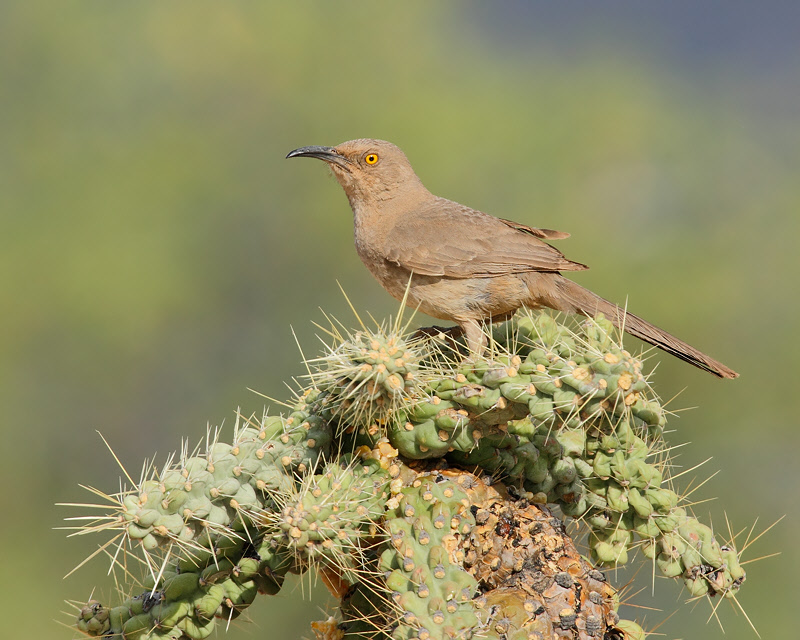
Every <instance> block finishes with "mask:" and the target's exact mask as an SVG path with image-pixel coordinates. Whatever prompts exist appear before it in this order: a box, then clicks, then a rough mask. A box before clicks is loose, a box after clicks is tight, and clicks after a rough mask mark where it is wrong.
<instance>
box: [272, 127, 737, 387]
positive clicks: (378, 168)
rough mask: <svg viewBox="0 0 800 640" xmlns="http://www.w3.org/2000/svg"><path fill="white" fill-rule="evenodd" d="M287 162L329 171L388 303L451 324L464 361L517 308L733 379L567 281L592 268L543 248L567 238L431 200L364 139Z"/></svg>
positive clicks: (401, 160) (403, 160)
mask: <svg viewBox="0 0 800 640" xmlns="http://www.w3.org/2000/svg"><path fill="white" fill-rule="evenodd" d="M286 157H287V158H316V159H319V160H322V161H324V162H325V163H327V165H328V166H329V167H330V169H331V171H332V172H333V175H334V177H335V178H336V180H337V181H338V182H339V184H340V185H341V186H342V188H343V189H344V192H345V194H346V195H347V199H348V201H349V203H350V207H351V209H352V210H353V221H354V234H355V246H356V251H357V252H358V255H359V257H360V258H361V261H362V262H363V263H364V265H366V267H367V269H369V271H370V272H371V273H372V275H373V276H375V278H377V280H378V282H380V284H381V285H382V286H383V288H384V289H386V291H388V292H389V293H390V294H391V295H392V296H394V297H395V298H396V299H398V300H400V301H405V303H406V304H407V305H408V306H410V307H412V308H414V309H417V310H419V311H422V312H423V313H425V314H427V315H429V316H432V317H434V318H437V319H440V320H446V321H451V322H454V323H456V325H458V327H460V329H461V331H462V332H463V334H464V336H465V338H466V342H467V347H468V349H469V352H470V354H473V355H480V354H481V353H482V351H483V349H484V348H485V345H486V336H485V333H484V331H483V328H482V325H483V323H486V322H500V321H504V320H507V319H509V318H510V317H511V316H512V315H514V313H515V312H516V311H517V310H518V309H520V308H521V307H527V308H529V309H541V308H545V307H546V308H549V309H553V310H556V311H562V312H567V313H571V314H579V315H583V316H587V317H595V316H597V315H598V314H601V313H602V314H603V315H604V316H605V317H606V318H607V319H608V320H610V321H611V322H612V324H614V325H615V326H616V327H617V328H618V329H620V330H622V331H624V332H626V333H628V334H630V335H633V336H635V337H637V338H640V339H641V340H643V341H645V342H647V343H649V344H651V345H654V346H656V347H658V348H659V349H662V350H664V351H665V352H667V353H669V354H671V355H673V356H676V357H678V358H680V359H681V360H684V361H686V362H688V363H689V364H692V365H694V366H695V367H698V368H700V369H703V370H705V371H708V372H709V373H712V374H714V375H715V376H717V377H720V378H736V377H738V375H739V374H738V373H736V372H735V371H734V370H733V369H730V368H729V367H727V366H725V365H724V364H722V363H721V362H719V361H717V360H715V359H713V358H712V357H710V356H708V355H706V354H705V353H703V352H701V351H699V350H697V349H695V348H694V347H692V346H690V345H689V344H687V343H686V342H683V341H682V340H680V339H678V338H676V337H675V336H673V335H671V334H669V333H667V332H666V331H664V330H662V329H659V328H658V327H656V326H655V325H652V324H650V323H649V322H647V321H646V320H643V319H642V318H640V317H638V316H636V315H634V314H632V313H629V312H628V311H627V310H626V309H623V308H622V307H620V306H618V305H616V304H614V303H613V302H609V301H608V300H606V299H604V298H601V297H600V296H598V295H597V294H595V293H593V292H592V291H590V290H589V289H586V288H585V287H582V286H580V285H579V284H577V283H576V282H573V281H572V280H570V279H568V278H566V277H564V276H563V275H562V272H571V271H582V270H584V269H588V267H587V266H586V265H585V264H582V263H580V262H575V261H573V260H570V259H568V258H567V257H565V255H564V254H563V253H562V252H561V251H559V250H558V249H556V248H555V247H554V246H552V245H551V244H549V242H547V241H554V240H562V239H564V238H567V237H569V234H568V233H565V232H563V231H555V230H553V229H540V228H536V227H530V226H527V225H524V224H520V223H518V222H514V221H512V220H506V219H504V218H498V217H495V216H492V215H489V214H487V213H483V212H482V211H478V210H476V209H471V208H469V207H467V206H464V205H462V204H459V203H457V202H453V201H452V200H447V199H445V198H441V197H439V196H436V195H434V194H432V193H431V192H430V191H428V189H426V188H425V186H424V185H423V184H422V181H421V180H420V178H419V177H418V176H417V174H416V173H415V172H414V169H413V168H412V166H411V163H410V162H409V160H408V158H407V157H406V155H405V153H403V151H402V150H401V149H400V148H399V147H397V146H396V145H394V144H392V143H390V142H387V141H385V140H374V139H369V138H362V139H358V140H349V141H347V142H343V143H341V144H339V145H337V146H335V147H327V146H307V147H300V148H298V149H295V150H293V151H291V152H289V154H288V155H287V156H286Z"/></svg>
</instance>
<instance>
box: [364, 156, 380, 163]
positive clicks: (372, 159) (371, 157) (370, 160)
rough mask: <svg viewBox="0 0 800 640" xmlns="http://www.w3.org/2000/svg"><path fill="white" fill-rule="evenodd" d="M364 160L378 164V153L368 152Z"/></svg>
mask: <svg viewBox="0 0 800 640" xmlns="http://www.w3.org/2000/svg"><path fill="white" fill-rule="evenodd" d="M364 162H366V163H367V164H378V154H377V153H368V154H367V155H366V156H364Z"/></svg>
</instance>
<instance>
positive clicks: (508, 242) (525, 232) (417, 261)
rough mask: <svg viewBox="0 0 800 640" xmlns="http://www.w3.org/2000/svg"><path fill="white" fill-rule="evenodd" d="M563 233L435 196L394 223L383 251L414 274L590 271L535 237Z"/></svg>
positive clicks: (465, 275) (455, 275)
mask: <svg viewBox="0 0 800 640" xmlns="http://www.w3.org/2000/svg"><path fill="white" fill-rule="evenodd" d="M567 235H568V234H564V233H562V232H560V231H551V230H549V229H534V228H531V227H526V226H525V225H519V224H517V223H514V222H510V221H507V220H502V219H500V218H495V217H493V216H490V215H487V214H485V213H482V212H481V211H476V210H474V209H470V208H468V207H465V206H463V205H460V204H458V203H456V202H451V201H449V200H444V199H443V198H437V199H436V200H434V201H432V202H431V203H430V204H427V205H425V206H423V207H421V208H420V209H418V210H416V211H414V212H413V213H412V214H408V215H405V216H403V217H402V218H401V219H400V220H399V221H398V222H397V224H395V226H394V227H393V229H392V230H391V231H390V232H389V234H388V235H387V237H386V252H385V255H386V258H387V259H388V260H389V261H390V262H394V263H395V264H397V265H399V266H401V267H403V268H405V269H408V270H410V271H413V272H414V273H417V274H420V275H426V276H444V277H448V278H488V277H493V276H500V275H505V274H510V273H523V272H526V271H550V272H553V271H581V270H583V269H588V267H587V266H586V265H584V264H581V263H579V262H573V261H572V260H568V259H567V258H565V257H564V254H563V253H561V252H560V251H559V250H558V249H556V248H554V247H551V246H550V245H549V244H547V243H545V242H542V241H541V240H540V239H539V238H540V237H544V238H548V239H558V238H564V237H566V236H567Z"/></svg>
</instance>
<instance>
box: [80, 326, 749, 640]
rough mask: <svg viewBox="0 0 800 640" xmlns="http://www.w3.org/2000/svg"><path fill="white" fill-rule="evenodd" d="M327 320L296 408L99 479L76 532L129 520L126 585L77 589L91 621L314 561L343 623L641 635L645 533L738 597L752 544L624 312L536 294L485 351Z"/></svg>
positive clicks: (690, 574) (208, 622)
mask: <svg viewBox="0 0 800 640" xmlns="http://www.w3.org/2000/svg"><path fill="white" fill-rule="evenodd" d="M332 335H333V336H334V338H333V342H332V344H330V345H329V348H328V350H327V352H326V353H325V354H324V355H323V356H321V357H319V358H317V359H314V360H311V361H309V362H308V366H309V371H310V375H309V379H308V386H307V388H305V389H302V390H301V391H299V392H298V393H297V396H296V397H295V398H294V399H293V400H291V401H290V402H289V403H287V406H290V407H291V409H290V410H289V411H288V412H287V413H286V415H280V416H279V415H274V416H267V417H264V418H263V419H261V420H252V419H251V420H247V421H244V422H240V423H239V424H237V427H236V429H235V433H234V434H233V438H232V439H231V441H230V442H222V441H221V440H219V439H218V438H217V437H214V438H211V439H210V440H211V441H210V442H209V443H208V445H207V446H206V447H204V448H203V449H202V450H200V449H198V450H196V451H194V452H193V453H189V452H188V451H184V452H183V453H182V454H180V455H178V456H175V457H173V458H172V459H171V460H170V461H169V462H168V463H167V464H166V465H165V466H164V468H163V469H155V468H153V469H152V470H151V472H149V475H148V476H147V477H146V478H145V479H143V480H142V481H141V482H140V483H138V484H137V485H136V486H132V487H129V488H126V489H123V490H122V491H121V492H119V493H116V494H108V495H106V494H103V496H104V497H105V498H106V500H107V502H108V504H110V505H111V506H110V507H109V508H108V510H107V512H106V513H105V514H104V515H103V516H100V517H97V518H95V519H92V520H89V521H88V523H87V522H86V519H85V518H84V519H82V522H83V524H81V526H80V528H79V529H78V531H77V532H78V533H87V532H93V531H98V532H110V533H113V534H114V537H113V538H112V540H111V541H110V542H108V543H107V546H106V549H107V551H108V553H109V555H110V556H112V557H113V563H114V564H115V565H116V566H120V567H123V568H124V573H125V576H126V578H128V580H129V584H128V586H127V594H128V595H127V597H124V598H122V599H121V600H120V601H118V602H116V603H102V604H101V603H100V602H97V601H94V600H93V601H90V602H88V603H86V604H85V605H82V606H79V607H78V608H79V615H78V620H77V628H78V629H79V630H80V631H82V632H83V633H85V634H87V635H89V636H95V637H102V638H109V639H111V638H119V639H123V638H124V639H125V640H151V639H152V640H155V639H156V638H172V639H178V638H191V639H193V640H198V639H201V638H205V637H207V636H208V635H209V634H211V632H212V631H213V630H214V628H215V627H216V625H217V624H218V623H219V621H220V620H222V621H226V620H230V619H232V618H235V617H237V616H239V615H240V614H241V613H242V612H243V611H244V610H245V609H246V608H247V607H249V606H250V605H251V604H252V603H253V602H254V600H255V599H256V597H257V596H258V595H259V594H261V595H272V594H276V593H278V591H279V590H280V589H281V586H282V584H283V582H284V579H285V577H286V575H287V574H288V573H295V574H300V573H304V572H307V571H316V572H318V574H319V575H320V576H321V577H322V579H323V580H324V582H325V584H326V585H327V586H328V588H329V589H330V590H331V591H332V592H333V593H334V594H335V595H336V596H337V597H338V598H339V599H340V606H339V608H338V610H337V611H336V612H335V614H334V615H332V616H331V617H330V618H329V619H328V620H325V621H321V622H318V623H314V624H313V625H312V627H313V633H314V634H316V636H317V637H318V638H323V639H327V640H334V639H335V640H340V639H342V640H344V639H346V640H366V639H375V640H388V639H390V638H391V639H395V640H400V639H403V640H411V639H415V640H433V639H439V638H441V639H452V638H463V639H468V638H473V637H474V638H490V639H497V640H501V639H504V640H518V639H519V640H522V639H526V640H529V639H534V638H536V639H542V640H549V639H555V638H578V639H581V640H584V639H585V640H589V639H604V640H622V639H623V638H628V639H640V638H644V637H645V636H646V633H645V632H644V631H643V630H642V628H641V627H640V626H639V625H638V624H637V623H636V622H634V621H631V620H623V619H620V616H619V614H618V608H619V606H620V598H619V594H618V592H617V590H616V589H615V588H614V586H613V585H612V584H610V582H609V581H608V579H607V577H606V574H605V573H604V569H607V568H613V567H617V566H619V565H622V564H625V563H626V562H628V561H629V560H630V558H631V557H632V556H633V555H634V554H635V552H637V551H639V552H641V555H643V556H645V557H646V558H648V559H649V561H650V562H651V563H653V564H654V566H655V567H657V570H658V571H660V572H661V573H662V574H663V575H665V576H668V577H671V578H675V579H677V580H679V581H680V582H682V584H683V588H684V589H686V590H687V592H688V594H689V595H690V596H692V597H701V596H706V597H717V596H719V597H726V598H733V597H735V595H736V593H737V591H738V590H739V588H740V586H741V584H742V582H743V581H744V578H745V573H744V571H743V570H742V568H741V566H740V564H739V558H738V554H737V551H736V549H734V548H733V547H732V546H729V545H727V544H725V543H724V542H720V541H718V540H717V539H716V538H715V536H714V534H713V532H712V530H711V529H710V528H709V527H708V526H707V525H705V524H702V523H701V522H699V521H698V520H697V519H696V518H695V517H694V516H693V515H692V514H691V511H690V509H689V508H688V507H687V506H686V505H685V504H684V503H685V499H684V498H683V497H682V496H681V495H680V493H679V492H678V490H677V489H676V487H674V486H673V484H672V482H671V481H670V477H669V469H670V466H669V460H668V453H667V452H668V448H667V445H666V443H665V441H664V438H663V433H664V426H665V411H664V409H663V407H662V406H661V404H660V403H659V401H658V398H657V397H656V395H655V394H654V393H653V391H652V389H651V387H650V384H649V382H648V379H647V376H646V375H645V373H644V371H643V368H642V367H643V365H642V362H641V360H639V359H637V358H636V357H633V356H632V355H631V354H630V353H629V352H628V351H626V350H624V349H623V347H622V345H621V344H620V342H619V337H618V335H617V334H616V333H615V330H614V329H613V327H612V326H611V324H610V323H609V322H607V321H605V320H603V319H602V318H600V319H598V320H588V321H584V322H583V323H582V324H578V323H577V321H575V320H569V321H567V322H566V323H563V322H560V321H558V320H557V319H554V318H553V317H551V316H550V315H546V314H534V313H526V314H520V315H517V316H516V317H515V318H513V319H512V320H511V321H510V322H507V323H505V324H502V325H498V326H496V327H494V329H493V330H492V331H491V336H490V337H491V339H490V341H489V343H490V347H489V351H488V353H487V354H486V355H485V356H484V357H482V358H478V359H475V358H464V357H463V354H462V353H460V352H459V348H461V345H459V344H458V343H456V342H454V341H453V340H452V339H450V338H443V336H434V337H431V336H429V335H422V336H419V337H415V336H408V335H404V333H403V332H402V331H400V330H398V329H397V328H396V326H395V328H393V329H386V328H377V329H375V330H367V329H366V328H362V330H360V331H357V332H354V333H346V332H345V333H340V332H339V331H336V330H334V331H333V333H332ZM557 514H558V515H557ZM569 520H574V521H575V522H577V523H578V525H579V526H578V527H577V528H576V529H575V530H576V531H579V532H580V531H581V530H582V531H585V532H586V533H587V534H588V536H587V538H586V539H587V541H588V542H587V545H588V548H587V549H586V550H585V555H584V554H582V553H581V552H580V551H579V550H578V548H576V544H575V542H574V541H573V540H572V539H571V537H570V535H569V534H568V532H567V528H566V527H565V523H566V522H567V521H569ZM137 566H141V567H143V568H144V571H143V572H142V573H143V574H144V575H143V576H142V578H141V580H139V581H133V582H130V581H131V580H133V579H132V576H133V575H134V573H135V569H136V567H137ZM223 626H224V622H223Z"/></svg>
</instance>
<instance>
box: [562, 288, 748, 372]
mask: <svg viewBox="0 0 800 640" xmlns="http://www.w3.org/2000/svg"><path fill="white" fill-rule="evenodd" d="M558 288H559V292H560V294H561V296H560V297H561V300H562V301H565V302H567V303H568V305H565V306H569V305H571V306H572V308H571V309H569V308H564V309H562V310H563V311H571V312H574V313H580V314H582V315H585V316H590V317H594V316H596V315H597V314H598V313H602V314H603V315H604V316H605V317H606V318H608V320H609V321H610V322H611V323H612V324H613V325H614V326H615V327H617V328H618V329H621V330H623V331H625V333H629V334H630V335H632V336H635V337H637V338H639V339H641V340H644V341H645V342H647V343H649V344H652V345H653V346H655V347H658V348H659V349H663V350H664V351H666V352H667V353H670V354H672V355H673V356H675V357H676V358H680V359H681V360H683V361H685V362H688V363H689V364H692V365H694V366H695V367H698V368H699V369H703V370H705V371H708V372H709V373H713V374H714V375H715V376H718V377H720V378H738V377H739V374H738V373H736V372H735V371H734V370H733V369H730V368H728V367H726V366H725V365H724V364H722V363H721V362H719V361H717V360H714V358H711V357H710V356H707V355H706V354H705V353H703V352H702V351H698V350H697V349H695V348H694V347H693V346H691V345H689V344H686V343H685V342H684V341H683V340H679V339H678V338H676V337H675V336H673V335H671V334H669V333H667V332H666V331H663V330H662V329H659V328H658V327H656V326H654V325H652V324H650V323H649V322H647V321H646V320H642V319H641V318H640V317H639V316H635V315H633V314H632V313H628V312H626V311H625V310H624V309H622V308H621V307H619V306H618V305H616V304H614V303H613V302H609V301H608V300H605V299H603V298H601V297H600V296H598V295H597V294H595V293H592V292H591V291H589V290H588V289H585V288H584V287H582V286H580V285H579V284H576V283H574V282H572V281H571V280H567V279H566V278H559V281H558Z"/></svg>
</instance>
